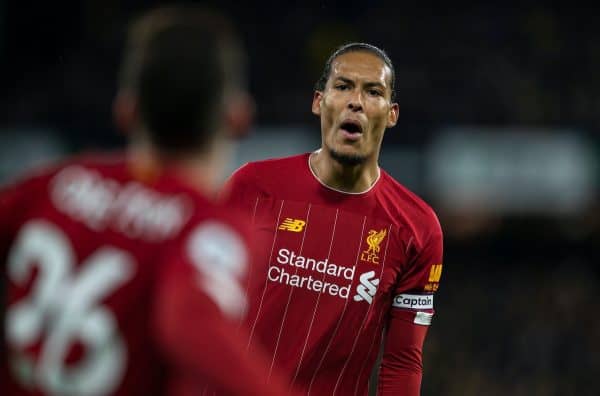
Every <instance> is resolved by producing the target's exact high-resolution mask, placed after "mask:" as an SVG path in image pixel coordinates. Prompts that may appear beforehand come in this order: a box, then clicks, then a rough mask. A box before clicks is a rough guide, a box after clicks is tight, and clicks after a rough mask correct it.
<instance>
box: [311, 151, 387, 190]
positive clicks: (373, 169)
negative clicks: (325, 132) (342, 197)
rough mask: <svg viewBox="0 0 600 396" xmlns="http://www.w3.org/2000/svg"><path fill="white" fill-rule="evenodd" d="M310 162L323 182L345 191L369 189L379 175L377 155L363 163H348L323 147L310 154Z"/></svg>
mask: <svg viewBox="0 0 600 396" xmlns="http://www.w3.org/2000/svg"><path fill="white" fill-rule="evenodd" d="M309 163H310V167H311V169H312V170H313V172H314V173H315V175H316V176H317V178H318V179H319V180H320V181H321V182H322V183H323V184H325V185H327V186H329V187H331V188H333V189H336V190H340V191H344V192H350V193H360V192H364V191H367V190H368V189H369V188H370V187H371V186H372V185H373V183H375V182H376V181H377V178H378V177H379V166H378V165H377V157H376V156H375V157H373V158H371V157H369V158H367V159H366V160H365V161H364V162H363V163H361V164H357V165H347V164H342V163H340V162H338V161H337V160H336V159H334V158H333V157H332V156H331V153H330V152H329V150H328V149H327V148H321V149H320V150H318V151H317V152H315V153H313V154H312V155H311V156H310V159H309Z"/></svg>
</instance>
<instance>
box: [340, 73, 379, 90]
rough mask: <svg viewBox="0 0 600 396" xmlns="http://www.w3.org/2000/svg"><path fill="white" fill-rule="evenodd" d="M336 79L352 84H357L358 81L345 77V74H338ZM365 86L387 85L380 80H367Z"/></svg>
mask: <svg viewBox="0 0 600 396" xmlns="http://www.w3.org/2000/svg"><path fill="white" fill-rule="evenodd" d="M335 80H339V81H342V82H345V83H346V84H352V85H355V84H356V83H355V82H354V80H352V79H350V78H348V77H344V76H338V77H336V78H335ZM364 85H365V86H367V87H381V88H383V89H385V88H386V86H385V85H383V84H382V83H380V82H379V81H367V82H366V83H365V84H364Z"/></svg>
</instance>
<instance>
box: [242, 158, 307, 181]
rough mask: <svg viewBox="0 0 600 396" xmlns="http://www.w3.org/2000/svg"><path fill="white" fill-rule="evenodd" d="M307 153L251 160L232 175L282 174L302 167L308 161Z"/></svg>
mask: <svg viewBox="0 0 600 396" xmlns="http://www.w3.org/2000/svg"><path fill="white" fill-rule="evenodd" d="M308 156H309V153H303V154H298V155H294V156H290V157H279V158H269V159H265V160H261V161H252V162H248V163H246V164H244V165H242V166H241V167H240V168H238V169H237V170H236V171H234V175H238V176H239V177H243V176H245V177H260V176H267V175H269V176H273V175H284V174H287V173H288V172H289V171H291V170H292V171H294V170H298V169H302V168H303V167H304V166H306V164H307V163H308Z"/></svg>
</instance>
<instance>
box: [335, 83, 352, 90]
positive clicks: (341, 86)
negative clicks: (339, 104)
mask: <svg viewBox="0 0 600 396" xmlns="http://www.w3.org/2000/svg"><path fill="white" fill-rule="evenodd" d="M334 88H335V89H336V90H338V91H347V90H348V89H350V86H349V85H348V84H336V85H335V86H334Z"/></svg>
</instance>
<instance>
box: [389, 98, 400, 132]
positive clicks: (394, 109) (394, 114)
mask: <svg viewBox="0 0 600 396" xmlns="http://www.w3.org/2000/svg"><path fill="white" fill-rule="evenodd" d="M398 112H399V106H398V103H392V105H391V106H390V112H389V114H388V122H387V127H388V128H391V127H393V126H395V125H396V123H397V122H398Z"/></svg>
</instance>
